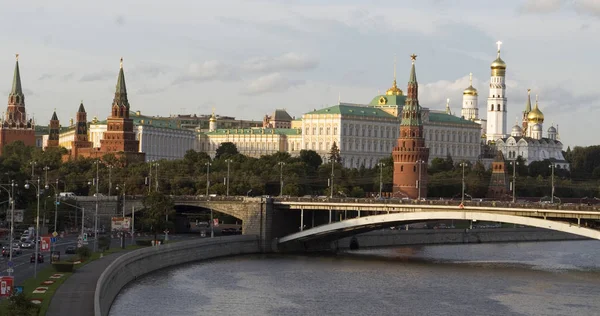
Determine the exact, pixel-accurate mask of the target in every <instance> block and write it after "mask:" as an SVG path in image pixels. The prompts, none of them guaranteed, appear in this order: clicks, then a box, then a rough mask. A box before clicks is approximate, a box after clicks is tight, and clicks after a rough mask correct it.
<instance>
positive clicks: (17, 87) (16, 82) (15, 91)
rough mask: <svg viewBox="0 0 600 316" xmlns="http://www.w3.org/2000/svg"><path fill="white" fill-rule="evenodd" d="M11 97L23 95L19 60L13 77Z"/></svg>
mask: <svg viewBox="0 0 600 316" xmlns="http://www.w3.org/2000/svg"><path fill="white" fill-rule="evenodd" d="M10 95H23V90H22V89H21V73H20V72H19V60H18V59H17V62H16V63H15V73H14V76H13V84H12V89H11V90H10Z"/></svg>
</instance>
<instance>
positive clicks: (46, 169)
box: [43, 166, 50, 185]
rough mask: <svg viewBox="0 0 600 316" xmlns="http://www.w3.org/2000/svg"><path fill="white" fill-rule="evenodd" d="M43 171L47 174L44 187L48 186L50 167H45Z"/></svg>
mask: <svg viewBox="0 0 600 316" xmlns="http://www.w3.org/2000/svg"><path fill="white" fill-rule="evenodd" d="M43 170H44V171H45V172H46V178H44V185H48V170H50V167H48V166H45V167H44V168H43Z"/></svg>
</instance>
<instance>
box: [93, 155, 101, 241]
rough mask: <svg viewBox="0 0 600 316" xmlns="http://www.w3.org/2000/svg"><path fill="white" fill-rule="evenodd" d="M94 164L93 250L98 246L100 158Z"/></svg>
mask: <svg viewBox="0 0 600 316" xmlns="http://www.w3.org/2000/svg"><path fill="white" fill-rule="evenodd" d="M94 164H95V165H96V178H95V179H94V180H93V182H94V185H95V186H96V194H94V196H95V197H96V211H95V213H94V252H96V251H97V248H98V195H100V194H99V193H98V187H99V186H100V177H99V168H100V160H96V161H94Z"/></svg>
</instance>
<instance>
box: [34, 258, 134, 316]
mask: <svg viewBox="0 0 600 316" xmlns="http://www.w3.org/2000/svg"><path fill="white" fill-rule="evenodd" d="M126 252H127V251H120V252H116V253H112V254H110V255H107V256H104V257H103V258H100V259H97V260H94V261H92V262H90V263H88V264H86V265H85V266H83V267H81V269H77V271H75V272H74V273H73V274H72V275H71V277H69V278H68V279H67V280H66V281H65V283H63V284H62V285H61V286H60V287H58V289H57V290H56V292H55V293H54V296H53V297H52V301H51V302H50V306H49V307H48V312H47V313H46V316H65V315H78V316H79V315H80V316H87V315H94V292H95V291H96V282H98V279H99V278H100V275H101V274H102V272H104V270H105V269H106V268H107V267H108V265H110V264H111V262H113V261H114V260H115V259H116V258H118V257H119V256H121V255H123V254H125V253H126Z"/></svg>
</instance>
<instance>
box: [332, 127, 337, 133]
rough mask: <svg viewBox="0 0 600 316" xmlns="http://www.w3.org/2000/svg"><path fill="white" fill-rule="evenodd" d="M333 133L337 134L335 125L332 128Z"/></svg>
mask: <svg viewBox="0 0 600 316" xmlns="http://www.w3.org/2000/svg"><path fill="white" fill-rule="evenodd" d="M333 134H334V135H337V127H334V128H333Z"/></svg>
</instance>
